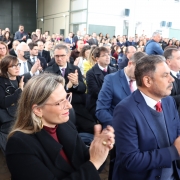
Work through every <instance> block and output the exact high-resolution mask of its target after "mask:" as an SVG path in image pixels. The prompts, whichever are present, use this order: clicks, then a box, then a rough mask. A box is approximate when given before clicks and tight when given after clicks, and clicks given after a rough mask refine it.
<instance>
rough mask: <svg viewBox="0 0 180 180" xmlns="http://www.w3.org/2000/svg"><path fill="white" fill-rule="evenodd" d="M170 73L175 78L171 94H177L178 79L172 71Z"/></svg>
mask: <svg viewBox="0 0 180 180" xmlns="http://www.w3.org/2000/svg"><path fill="white" fill-rule="evenodd" d="M170 74H171V76H172V77H173V78H174V82H173V89H172V91H171V94H172V95H176V94H177V93H178V86H177V82H176V81H177V78H176V77H174V76H173V74H172V73H170Z"/></svg>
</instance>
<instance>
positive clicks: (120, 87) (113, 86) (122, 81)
mask: <svg viewBox="0 0 180 180" xmlns="http://www.w3.org/2000/svg"><path fill="white" fill-rule="evenodd" d="M130 94H131V90H130V88H129V85H128V82H127V79H126V76H125V74H124V70H120V71H117V72H115V73H112V74H109V75H106V76H105V78H104V83H103V85H102V88H101V91H100V92H99V95H98V100H97V102H96V117H97V118H98V120H99V121H100V122H101V123H102V124H103V127H106V126H107V125H112V119H113V111H114V108H115V106H116V105H117V104H118V103H119V102H120V101H121V100H122V99H124V98H125V97H127V96H129V95H130Z"/></svg>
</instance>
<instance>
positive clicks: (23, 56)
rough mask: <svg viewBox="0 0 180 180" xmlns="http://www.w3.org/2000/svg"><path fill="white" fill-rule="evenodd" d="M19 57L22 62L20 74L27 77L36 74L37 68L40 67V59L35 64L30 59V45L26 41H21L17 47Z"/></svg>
mask: <svg viewBox="0 0 180 180" xmlns="http://www.w3.org/2000/svg"><path fill="white" fill-rule="evenodd" d="M16 50H17V58H18V60H19V62H20V63H21V67H20V75H22V76H24V77H25V78H26V79H30V78H31V77H32V76H34V75H35V73H36V72H37V70H38V69H39V68H40V61H39V60H37V61H36V62H35V63H34V64H33V63H32V62H31V61H30V60H29V58H30V52H29V47H28V45H27V44H26V43H25V42H21V43H20V44H19V45H18V46H17V48H16Z"/></svg>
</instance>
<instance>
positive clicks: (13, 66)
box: [9, 63, 21, 69]
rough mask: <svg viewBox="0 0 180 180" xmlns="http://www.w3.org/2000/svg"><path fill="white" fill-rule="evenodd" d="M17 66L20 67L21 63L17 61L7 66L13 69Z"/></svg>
mask: <svg viewBox="0 0 180 180" xmlns="http://www.w3.org/2000/svg"><path fill="white" fill-rule="evenodd" d="M17 67H21V63H18V64H14V65H12V66H9V68H13V69H15V68H17Z"/></svg>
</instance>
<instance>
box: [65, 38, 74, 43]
mask: <svg viewBox="0 0 180 180" xmlns="http://www.w3.org/2000/svg"><path fill="white" fill-rule="evenodd" d="M64 42H65V43H68V44H72V43H73V42H74V40H73V38H72V43H71V41H70V39H69V38H66V39H65V40H64Z"/></svg>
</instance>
